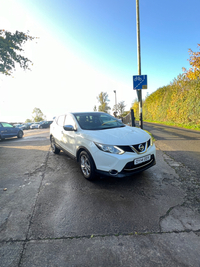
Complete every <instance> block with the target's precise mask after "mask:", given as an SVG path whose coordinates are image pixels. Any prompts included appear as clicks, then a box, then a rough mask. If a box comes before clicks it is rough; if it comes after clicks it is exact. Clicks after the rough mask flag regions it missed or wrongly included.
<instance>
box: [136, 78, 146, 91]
mask: <svg viewBox="0 0 200 267" xmlns="http://www.w3.org/2000/svg"><path fill="white" fill-rule="evenodd" d="M133 89H134V90H141V89H147V75H134V76H133Z"/></svg>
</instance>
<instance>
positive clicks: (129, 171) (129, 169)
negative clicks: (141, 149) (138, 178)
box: [96, 154, 156, 178]
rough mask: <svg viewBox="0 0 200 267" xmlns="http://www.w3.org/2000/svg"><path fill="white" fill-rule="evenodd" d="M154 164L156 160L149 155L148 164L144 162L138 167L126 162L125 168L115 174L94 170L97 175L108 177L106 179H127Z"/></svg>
mask: <svg viewBox="0 0 200 267" xmlns="http://www.w3.org/2000/svg"><path fill="white" fill-rule="evenodd" d="M155 164H156V159H155V156H154V154H152V155H151V159H150V160H149V161H148V162H144V163H142V164H140V165H138V166H133V163H132V162H128V163H127V164H126V166H125V167H124V168H123V170H122V171H121V172H116V173H114V172H113V174H112V172H107V171H102V170H96V173H97V174H98V175H100V176H101V175H102V176H108V177H113V178H124V177H129V176H133V175H134V174H136V173H139V172H142V171H145V170H147V169H149V168H151V167H152V166H154V165H155Z"/></svg>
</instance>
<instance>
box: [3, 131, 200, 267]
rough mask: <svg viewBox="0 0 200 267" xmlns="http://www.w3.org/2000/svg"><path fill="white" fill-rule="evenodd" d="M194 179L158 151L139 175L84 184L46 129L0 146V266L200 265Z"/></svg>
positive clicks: (199, 226)
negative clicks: (53, 148)
mask: <svg viewBox="0 0 200 267" xmlns="http://www.w3.org/2000/svg"><path fill="white" fill-rule="evenodd" d="M156 142H157V141H156ZM197 178H198V177H197V173H196V172H194V173H193V172H191V170H190V169H189V167H188V166H185V165H183V164H182V163H181V162H179V161H175V160H174V159H173V158H172V157H170V156H169V155H168V154H167V153H165V152H163V151H162V150H161V149H160V147H159V144H158V149H157V165H156V166H154V167H152V168H151V169H149V170H147V171H145V172H143V173H142V174H137V175H136V176H134V177H132V178H127V179H123V180H113V179H99V180H97V181H95V182H89V181H86V180H85V179H84V178H83V177H82V175H81V173H80V171H79V168H78V165H77V163H76V162H75V161H73V160H71V159H70V158H68V157H67V156H66V155H65V154H64V153H60V154H59V155H54V154H53V153H52V152H51V151H50V146H49V140H48V130H34V131H32V132H31V131H28V132H26V136H25V137H24V138H23V139H22V140H19V139H13V140H6V141H3V142H0V266H1V267H3V266H6V267H7V266H20V267H21V266H28V267H29V266H41V267H44V266H59V267H60V266H103V267H104V266H106V267H107V266H200V254H199V249H200V210H199V203H200V198H199V195H198V192H199V183H198V179H197Z"/></svg>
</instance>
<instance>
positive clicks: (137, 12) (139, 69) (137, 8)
mask: <svg viewBox="0 0 200 267" xmlns="http://www.w3.org/2000/svg"><path fill="white" fill-rule="evenodd" d="M136 20H137V55H138V75H141V52H140V17H139V0H136ZM137 95H138V101H139V126H140V128H141V129H143V120H142V90H141V89H140V90H137Z"/></svg>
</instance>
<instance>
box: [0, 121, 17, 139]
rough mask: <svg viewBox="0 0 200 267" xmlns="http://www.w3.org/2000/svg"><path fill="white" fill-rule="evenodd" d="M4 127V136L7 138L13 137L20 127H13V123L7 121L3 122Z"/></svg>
mask: <svg viewBox="0 0 200 267" xmlns="http://www.w3.org/2000/svg"><path fill="white" fill-rule="evenodd" d="M1 124H2V126H3V128H4V130H3V131H4V137H3V138H7V137H13V136H16V135H17V133H18V129H17V128H15V127H13V126H12V125H11V124H9V123H6V122H2V123H1Z"/></svg>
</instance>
